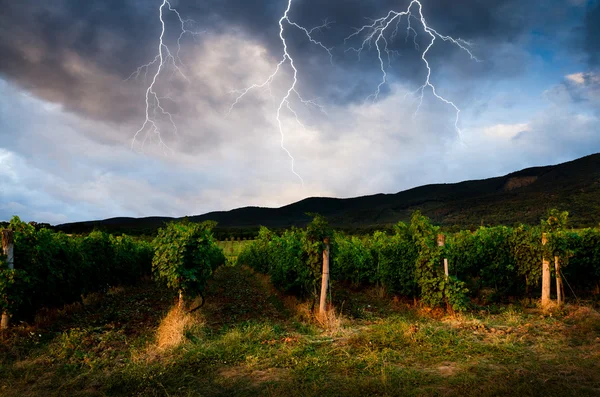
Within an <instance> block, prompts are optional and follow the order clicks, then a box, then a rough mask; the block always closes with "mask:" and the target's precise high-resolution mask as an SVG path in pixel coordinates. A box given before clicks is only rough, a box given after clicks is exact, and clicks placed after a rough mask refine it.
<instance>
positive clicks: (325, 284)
mask: <svg viewBox="0 0 600 397" xmlns="http://www.w3.org/2000/svg"><path fill="white" fill-rule="evenodd" d="M323 242H324V243H325V249H324V250H323V276H322V278H321V299H320V301H319V316H320V317H321V319H322V320H325V316H326V306H325V305H326V302H327V287H328V285H329V237H326V238H325V240H323Z"/></svg>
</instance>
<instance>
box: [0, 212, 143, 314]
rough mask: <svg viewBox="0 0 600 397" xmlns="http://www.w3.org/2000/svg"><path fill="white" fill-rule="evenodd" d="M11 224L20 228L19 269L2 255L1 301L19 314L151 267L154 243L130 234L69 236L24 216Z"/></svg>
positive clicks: (128, 279)
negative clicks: (138, 240)
mask: <svg viewBox="0 0 600 397" xmlns="http://www.w3.org/2000/svg"><path fill="white" fill-rule="evenodd" d="M9 227H10V228H11V229H12V230H13V231H14V234H15V240H14V263H15V270H12V271H11V270H9V269H8V268H7V266H6V264H5V263H4V262H1V261H0V300H1V301H2V303H0V305H2V308H3V309H7V310H8V311H9V312H10V313H11V314H13V315H15V316H17V317H24V316H28V315H32V314H34V313H35V311H36V310H38V309H39V308H41V307H42V306H50V307H52V306H58V305H62V304H65V303H71V302H74V301H76V300H78V299H81V295H82V294H84V293H88V292H92V291H98V290H101V289H105V288H106V287H108V286H109V285H117V284H127V283H133V282H135V281H136V280H138V279H139V278H140V277H141V276H142V275H143V274H149V272H150V268H151V253H152V248H151V247H150V245H149V244H147V243H136V242H134V241H133V240H131V238H129V237H125V236H124V237H117V238H114V237H112V236H109V235H107V234H105V233H102V232H94V233H91V234H90V235H89V236H87V237H84V238H81V237H69V236H67V235H65V234H63V233H55V232H53V231H52V230H49V229H46V228H36V227H34V226H33V225H31V224H26V223H24V222H22V221H21V220H20V219H19V218H18V217H14V218H13V219H12V220H11V222H10V225H9Z"/></svg>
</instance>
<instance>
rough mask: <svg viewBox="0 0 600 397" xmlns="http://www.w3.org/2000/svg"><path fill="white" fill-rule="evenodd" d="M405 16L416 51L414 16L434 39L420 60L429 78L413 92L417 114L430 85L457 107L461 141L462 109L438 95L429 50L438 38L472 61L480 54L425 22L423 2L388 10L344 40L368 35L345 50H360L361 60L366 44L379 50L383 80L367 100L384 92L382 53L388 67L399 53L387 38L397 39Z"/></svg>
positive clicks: (457, 130) (464, 42)
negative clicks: (416, 103)
mask: <svg viewBox="0 0 600 397" xmlns="http://www.w3.org/2000/svg"><path fill="white" fill-rule="evenodd" d="M413 6H416V7H417V10H418V12H417V13H416V15H415V14H414V13H413V12H412V11H411V10H412V8H413ZM403 16H406V17H407V21H408V22H407V23H408V27H407V28H406V38H405V41H408V39H409V37H410V34H411V33H412V34H413V42H414V44H415V49H416V50H419V45H418V44H417V31H416V30H415V29H414V28H413V27H412V25H411V19H412V20H415V21H417V22H418V23H420V24H421V26H422V28H423V30H424V31H425V32H426V33H427V34H428V35H429V36H430V37H431V41H430V42H429V44H428V45H427V47H426V48H425V50H424V51H423V52H422V53H421V59H422V60H423V63H424V64H425V67H426V68H427V77H426V79H425V82H424V83H423V85H421V86H420V87H419V88H418V89H417V90H416V91H415V92H414V93H418V92H420V93H421V94H420V97H419V105H418V107H417V110H416V112H415V115H416V114H417V113H418V111H419V109H420V108H421V105H422V103H423V96H424V94H425V89H426V88H431V92H432V94H433V95H434V96H435V97H436V98H437V99H439V100H440V101H442V102H444V103H446V104H447V105H450V106H452V107H453V108H454V110H455V111H456V119H455V122H454V128H455V129H456V132H457V134H458V137H459V139H461V141H462V131H461V130H460V128H459V126H458V122H459V115H460V109H459V108H458V106H456V104H455V103H454V102H452V101H450V100H448V99H446V98H444V97H443V96H441V95H439V94H438V93H437V90H436V88H435V86H434V85H433V84H432V83H431V79H430V78H431V67H430V65H429V62H428V61H427V53H428V52H429V50H430V49H431V48H432V47H433V44H434V42H435V40H436V39H437V38H439V39H441V40H443V41H447V42H450V43H451V44H454V45H455V46H457V47H458V48H459V49H461V50H462V51H464V52H466V53H467V54H468V55H469V56H470V57H471V59H472V60H475V61H477V62H480V60H479V59H477V57H475V56H474V55H473V53H472V52H471V50H470V46H471V43H469V42H467V41H465V40H463V39H460V38H458V39H454V38H452V37H450V36H444V35H442V34H440V33H438V32H437V31H436V30H435V29H433V28H432V27H430V26H429V25H427V22H426V21H425V17H424V16H423V8H422V5H421V3H420V2H419V1H418V0H412V1H411V2H410V4H409V5H408V8H407V9H406V10H405V11H402V12H397V11H389V12H388V14H387V15H386V16H384V17H382V18H379V19H375V20H372V23H371V24H369V25H364V26H362V27H361V28H358V29H356V32H354V33H353V34H351V35H350V36H348V37H346V38H345V39H344V43H347V42H348V40H350V39H352V38H353V37H356V36H359V35H361V34H365V38H364V40H363V41H362V44H361V46H360V47H358V48H356V47H350V48H348V49H347V50H346V51H355V52H356V53H357V55H358V57H359V59H360V55H361V52H362V51H363V50H364V49H365V48H366V47H367V46H368V47H369V49H371V48H372V45H373V44H374V45H375V49H376V50H377V57H378V59H379V66H380V68H381V73H382V79H381V82H380V83H379V85H378V86H377V89H376V91H375V92H374V93H373V94H371V95H369V96H368V97H367V99H366V100H367V101H368V100H369V99H371V100H377V98H378V97H379V94H380V93H381V88H382V87H383V86H384V85H385V84H386V83H387V81H388V75H387V72H386V68H385V62H384V58H383V55H382V53H385V54H386V56H387V57H388V66H390V64H391V56H392V55H394V54H396V52H395V51H392V50H390V49H389V48H388V40H389V41H393V40H394V39H395V38H396V36H397V35H398V30H399V27H400V22H401V20H402V17H403ZM394 22H395V24H394ZM392 28H393V30H392V31H391V33H390V35H389V39H387V38H386V32H388V31H390V30H391V29H392Z"/></svg>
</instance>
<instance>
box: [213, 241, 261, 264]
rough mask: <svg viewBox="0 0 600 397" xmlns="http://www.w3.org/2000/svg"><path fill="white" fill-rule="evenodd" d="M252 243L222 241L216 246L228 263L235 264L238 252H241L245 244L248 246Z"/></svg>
mask: <svg viewBox="0 0 600 397" xmlns="http://www.w3.org/2000/svg"><path fill="white" fill-rule="evenodd" d="M252 241H253V240H224V241H219V242H218V243H217V245H218V246H219V248H221V249H222V250H223V254H225V257H226V258H227V259H228V260H229V262H230V263H235V260H236V259H237V257H238V255H239V254H240V252H242V250H243V249H244V247H245V246H246V244H249V243H251V242H252Z"/></svg>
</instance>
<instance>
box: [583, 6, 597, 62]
mask: <svg viewBox="0 0 600 397" xmlns="http://www.w3.org/2000/svg"><path fill="white" fill-rule="evenodd" d="M583 32H584V33H583V35H584V48H585V50H586V52H587V54H588V57H589V58H588V59H589V62H590V64H591V65H592V66H593V67H598V66H600V1H595V2H593V3H592V4H590V5H589V6H588V8H587V10H586V14H585V19H584V25H583Z"/></svg>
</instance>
